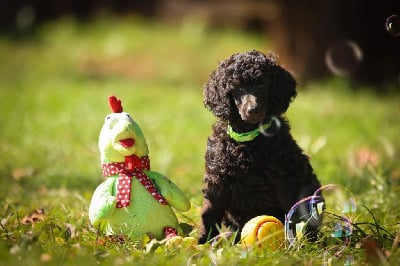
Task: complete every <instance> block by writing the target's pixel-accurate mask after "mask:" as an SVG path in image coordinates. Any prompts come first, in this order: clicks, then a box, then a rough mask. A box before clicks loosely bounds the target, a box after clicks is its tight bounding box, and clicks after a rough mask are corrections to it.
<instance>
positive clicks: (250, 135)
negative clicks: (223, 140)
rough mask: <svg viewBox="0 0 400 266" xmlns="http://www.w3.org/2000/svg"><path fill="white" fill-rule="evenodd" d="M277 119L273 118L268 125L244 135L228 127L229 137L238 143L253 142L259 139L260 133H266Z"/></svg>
mask: <svg viewBox="0 0 400 266" xmlns="http://www.w3.org/2000/svg"><path fill="white" fill-rule="evenodd" d="M275 119H277V118H276V117H275V116H273V117H271V120H269V121H268V123H265V124H262V125H260V126H259V127H258V128H256V129H254V130H252V131H248V132H243V133H238V132H235V131H233V129H232V127H231V125H228V130H227V132H228V136H229V137H231V138H232V139H234V140H235V141H236V142H246V141H252V140H253V139H255V138H257V137H258V135H260V133H262V132H265V131H266V130H267V129H268V128H269V127H270V126H271V125H272V121H274V120H275Z"/></svg>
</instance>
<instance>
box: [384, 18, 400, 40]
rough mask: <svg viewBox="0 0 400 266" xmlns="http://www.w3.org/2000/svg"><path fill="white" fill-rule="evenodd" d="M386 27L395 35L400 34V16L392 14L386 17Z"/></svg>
mask: <svg viewBox="0 0 400 266" xmlns="http://www.w3.org/2000/svg"><path fill="white" fill-rule="evenodd" d="M385 28H386V30H387V32H389V33H390V34H391V35H393V36H400V16H397V15H391V16H390V17H388V18H387V19H386V22H385Z"/></svg>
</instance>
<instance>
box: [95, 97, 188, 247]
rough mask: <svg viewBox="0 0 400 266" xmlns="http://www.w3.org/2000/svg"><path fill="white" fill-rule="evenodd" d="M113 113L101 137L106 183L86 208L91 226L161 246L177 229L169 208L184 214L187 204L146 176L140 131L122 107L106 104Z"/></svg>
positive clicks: (172, 188) (163, 180)
mask: <svg viewBox="0 0 400 266" xmlns="http://www.w3.org/2000/svg"><path fill="white" fill-rule="evenodd" d="M108 101H109V104H110V107H111V109H112V111H113V113H112V114H109V115H108V116H107V117H106V119H105V122H104V125H103V127H102V129H101V132H100V137H99V149H100V154H101V167H102V170H103V175H104V177H105V180H104V182H103V183H101V184H100V185H99V186H98V187H97V188H96V190H95V192H94V193H93V196H92V200H91V202H90V206H89V219H90V222H91V224H92V225H93V226H94V227H96V228H99V229H100V230H101V231H102V232H103V233H105V234H106V235H114V236H123V237H124V238H129V239H132V240H139V239H141V238H142V237H143V235H145V234H147V235H148V236H150V237H152V238H156V239H157V240H161V239H163V238H171V237H174V236H177V235H179V233H181V229H180V227H179V222H178V219H177V217H176V215H175V213H174V211H173V210H172V208H171V207H173V208H175V209H176V210H178V211H188V210H189V209H190V202H189V200H188V199H187V198H186V196H185V195H184V194H183V192H182V191H181V190H180V189H179V188H178V187H177V186H176V185H175V184H174V183H172V181H171V180H169V179H168V178H167V177H165V176H163V175H162V174H160V173H157V172H154V171H151V170H150V159H149V156H148V153H149V151H148V147H147V144H146V139H145V137H144V135H143V133H142V131H141V129H140V127H139V125H138V124H137V123H136V122H135V121H134V120H133V119H132V117H131V116H130V115H129V114H128V113H126V112H123V108H122V105H121V101H120V100H119V99H117V98H116V97H115V96H110V97H109V98H108Z"/></svg>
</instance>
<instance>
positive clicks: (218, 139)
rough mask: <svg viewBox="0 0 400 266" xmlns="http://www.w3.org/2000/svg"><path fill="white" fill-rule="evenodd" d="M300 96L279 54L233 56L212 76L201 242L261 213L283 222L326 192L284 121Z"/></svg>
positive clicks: (207, 101) (208, 88)
mask: <svg viewBox="0 0 400 266" xmlns="http://www.w3.org/2000/svg"><path fill="white" fill-rule="evenodd" d="M295 96H296V81H295V80H294V78H293V77H292V75H291V74H290V73H289V72H288V71H287V70H285V69H284V68H283V67H282V66H280V65H279V64H278V63H277V60H276V57H275V55H273V54H272V53H269V54H266V55H265V54H263V53H261V52H259V51H255V50H252V51H249V52H245V53H237V54H234V55H232V56H231V57H229V58H228V59H226V60H225V61H223V62H221V63H220V65H219V67H218V69H217V70H215V71H213V72H212V73H211V74H210V77H209V80H208V81H207V83H206V84H205V85H204V104H205V106H206V107H207V108H208V109H209V110H210V111H211V112H212V113H213V114H214V115H215V116H216V117H217V121H216V123H215V124H214V125H213V131H212V135H211V136H209V138H208V142H207V151H206V154H205V160H206V173H205V177H204V180H203V182H204V183H205V185H204V189H203V195H204V203H203V208H202V215H201V218H202V224H201V227H200V236H199V242H200V243H204V242H206V241H207V240H209V239H211V238H212V237H214V236H216V235H217V234H218V233H219V231H218V228H221V225H225V226H227V227H230V228H231V230H235V231H240V230H241V229H242V227H243V226H244V224H245V223H246V222H247V221H248V220H250V219H251V218H253V217H255V216H258V215H272V216H275V217H276V218H278V219H280V220H281V221H282V222H284V218H285V213H287V212H288V211H289V209H290V208H291V207H292V205H293V204H294V203H296V202H297V201H298V200H299V199H302V198H303V197H305V196H308V195H312V194H313V193H314V191H315V190H317V189H318V188H319V187H320V183H319V181H318V179H317V177H316V175H315V174H314V172H313V169H312V167H311V165H310V162H309V158H308V157H307V156H306V155H304V154H303V151H302V150H301V148H300V147H299V146H298V145H297V144H296V142H295V140H294V139H293V137H292V136H291V134H290V127H289V123H288V121H287V120H286V118H285V117H284V116H283V114H284V113H285V112H286V110H287V108H288V107H289V104H290V102H291V100H292V99H293V98H294V97H295ZM236 240H239V238H237V239H236Z"/></svg>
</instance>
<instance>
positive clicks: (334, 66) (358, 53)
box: [325, 40, 363, 76]
mask: <svg viewBox="0 0 400 266" xmlns="http://www.w3.org/2000/svg"><path fill="white" fill-rule="evenodd" d="M362 59H363V53H362V50H361V48H360V47H359V46H358V45H357V44H356V43H355V42H353V41H349V40H344V41H338V42H335V43H334V44H332V45H331V46H329V48H328V50H327V51H326V54H325V63H326V65H327V67H328V69H329V70H330V71H331V72H332V73H333V74H335V75H338V76H349V75H350V74H352V73H353V72H354V71H355V70H356V68H357V67H358V66H359V64H360V63H361V61H362Z"/></svg>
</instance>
